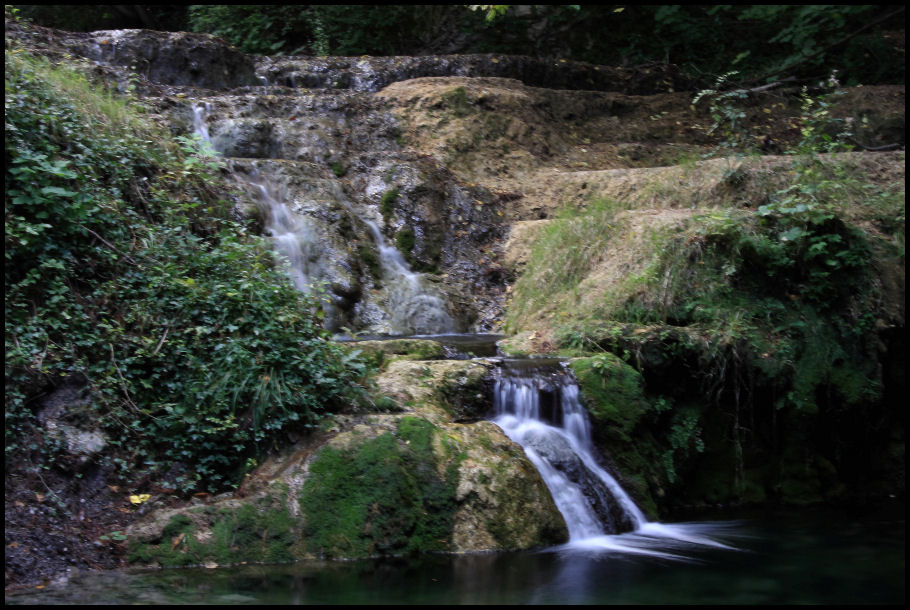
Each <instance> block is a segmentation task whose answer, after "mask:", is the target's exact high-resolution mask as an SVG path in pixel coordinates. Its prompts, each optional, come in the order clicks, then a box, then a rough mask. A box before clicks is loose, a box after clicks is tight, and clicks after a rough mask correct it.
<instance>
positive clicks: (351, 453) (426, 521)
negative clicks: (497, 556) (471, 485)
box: [300, 417, 455, 557]
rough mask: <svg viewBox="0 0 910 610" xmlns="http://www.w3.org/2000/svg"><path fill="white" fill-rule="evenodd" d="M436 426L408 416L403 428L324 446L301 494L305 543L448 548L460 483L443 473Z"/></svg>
mask: <svg viewBox="0 0 910 610" xmlns="http://www.w3.org/2000/svg"><path fill="white" fill-rule="evenodd" d="M434 433H435V427H434V426H433V425H432V424H431V423H430V422H428V421H426V420H422V419H420V418H416V417H405V418H402V420H401V421H400V423H399V427H398V431H397V435H396V434H391V433H386V434H382V435H380V436H378V437H376V438H373V439H369V440H366V441H364V442H362V443H359V444H358V445H357V446H355V447H350V448H346V449H337V448H334V447H326V448H325V449H323V450H322V451H321V452H320V453H319V455H318V456H317V457H316V459H315V460H314V461H313V463H312V464H311V466H310V476H309V478H308V479H307V482H306V483H305V485H304V487H303V490H302V492H301V495H300V506H301V508H302V510H303V512H304V514H305V515H306V525H305V527H304V533H305V540H306V546H307V549H308V550H309V551H310V552H312V553H314V554H318V555H324V556H330V557H366V556H372V555H399V554H409V553H416V552H426V551H442V550H446V548H447V547H448V543H449V540H450V538H451V532H452V527H453V513H454V506H455V501H454V488H453V485H452V484H451V483H447V482H446V481H445V480H443V479H442V478H441V477H440V476H439V475H438V473H437V466H436V457H435V456H434V454H433V450H432V437H433V434H434Z"/></svg>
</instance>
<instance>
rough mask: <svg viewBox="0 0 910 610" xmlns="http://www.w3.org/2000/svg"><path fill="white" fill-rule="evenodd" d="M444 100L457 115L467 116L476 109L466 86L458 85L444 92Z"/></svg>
mask: <svg viewBox="0 0 910 610" xmlns="http://www.w3.org/2000/svg"><path fill="white" fill-rule="evenodd" d="M442 101H443V104H444V105H445V107H446V108H448V109H449V110H450V111H451V112H452V114H453V115H455V116H456V117H460V118H463V117H466V116H468V115H469V114H471V113H472V112H473V111H474V106H473V104H472V103H471V100H470V98H469V97H468V92H467V91H466V90H465V88H464V87H456V88H454V89H450V90H449V91H446V92H445V93H443V94H442Z"/></svg>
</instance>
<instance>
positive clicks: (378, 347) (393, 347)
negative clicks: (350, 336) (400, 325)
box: [352, 339, 445, 366]
mask: <svg viewBox="0 0 910 610" xmlns="http://www.w3.org/2000/svg"><path fill="white" fill-rule="evenodd" d="M352 346H353V347H354V348H355V349H360V350H362V351H363V352H364V354H365V355H366V356H367V357H369V358H370V359H371V360H373V362H375V363H376V365H377V366H382V365H383V364H385V363H387V362H389V361H391V360H441V359H443V358H445V351H444V350H443V348H442V344H441V343H439V342H437V341H432V340H430V339H386V340H375V341H358V342H356V343H353V344H352Z"/></svg>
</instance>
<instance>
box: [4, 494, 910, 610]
mask: <svg viewBox="0 0 910 610" xmlns="http://www.w3.org/2000/svg"><path fill="white" fill-rule="evenodd" d="M889 512H890V515H891V516H890V517H889V516H882V517H877V518H870V517H863V518H858V517H851V516H849V515H845V514H843V513H833V512H830V511H817V510H806V511H801V512H792V511H791V512H787V513H781V514H763V515H760V516H755V515H753V516H745V517H743V518H741V519H738V520H736V521H725V522H720V523H715V524H714V525H711V526H710V527H711V529H713V530H714V531H715V533H716V536H717V538H718V539H720V540H722V541H724V542H726V543H728V544H731V545H733V546H736V547H737V549H738V550H736V551H727V550H719V549H705V548H702V549H701V550H692V549H687V550H686V552H685V554H686V559H685V560H668V559H664V558H657V557H648V556H640V555H625V554H615V553H610V554H604V553H599V554H589V553H584V552H577V551H573V552H568V551H555V550H551V551H543V552H536V553H530V552H527V553H507V554H485V555H471V556H460V557H450V556H430V557H422V558H419V559H415V560H411V561H407V560H395V561H392V560H383V561H360V562H312V563H301V564H295V565H282V566H255V567H239V568H220V569H210V570H206V569H187V570H162V571H153V572H139V573H120V572H118V573H107V574H84V575H77V576H73V577H72V578H71V579H70V580H69V582H68V583H66V584H62V585H51V586H48V587H46V588H44V589H42V590H40V591H39V590H31V591H28V592H19V593H14V594H8V595H7V598H6V602H7V603H13V604H35V603H41V604H80V603H82V604H120V603H124V604H130V603H140V604H835V603H836V604H897V603H903V602H904V596H905V593H904V569H905V565H904V564H905V561H904V546H905V545H904V542H905V529H904V527H905V525H904V517H903V514H904V513H903V508H902V507H901V508H900V509H899V512H894V511H889ZM706 525H708V524H706Z"/></svg>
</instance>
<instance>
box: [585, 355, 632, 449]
mask: <svg viewBox="0 0 910 610" xmlns="http://www.w3.org/2000/svg"><path fill="white" fill-rule="evenodd" d="M570 365H571V367H572V371H573V372H574V373H575V376H576V378H578V382H579V386H580V387H581V391H582V402H583V404H584V406H585V407H586V408H587V409H588V412H589V413H590V414H591V419H592V420H593V422H594V425H595V426H599V427H602V428H604V429H605V431H606V436H608V437H610V438H615V440H618V441H626V442H628V441H631V440H632V432H633V430H634V429H635V426H636V425H637V424H638V423H639V421H640V420H641V418H642V417H643V416H644V415H645V413H647V411H648V409H649V403H648V400H647V399H646V398H645V395H644V385H643V381H642V377H641V375H640V374H639V373H638V371H636V370H635V369H634V368H632V367H631V366H629V365H628V364H626V363H625V362H623V361H622V360H621V359H620V358H618V357H617V356H615V355H614V354H610V353H604V354H600V355H598V356H594V357H590V358H573V359H572V360H571V361H570Z"/></svg>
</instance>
